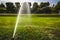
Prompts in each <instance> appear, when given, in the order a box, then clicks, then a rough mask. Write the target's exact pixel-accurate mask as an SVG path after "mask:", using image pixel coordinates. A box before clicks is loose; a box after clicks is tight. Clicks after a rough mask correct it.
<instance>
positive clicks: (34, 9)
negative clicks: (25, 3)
mask: <svg viewBox="0 0 60 40" xmlns="http://www.w3.org/2000/svg"><path fill="white" fill-rule="evenodd" d="M37 10H38V3H37V2H34V3H33V6H32V13H37Z"/></svg>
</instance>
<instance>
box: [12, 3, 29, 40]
mask: <svg viewBox="0 0 60 40" xmlns="http://www.w3.org/2000/svg"><path fill="white" fill-rule="evenodd" d="M25 3H26V4H25ZM25 3H23V4H25V6H26V11H27V14H28V15H27V16H28V17H29V20H28V21H29V23H30V7H29V4H28V2H25ZM23 4H22V5H21V8H20V10H19V13H18V15H17V19H16V24H15V28H14V32H13V37H12V40H14V37H15V34H16V30H17V27H18V23H19V20H20V18H21V16H20V15H21V14H22V13H23V9H24V8H25V7H24V5H23Z"/></svg>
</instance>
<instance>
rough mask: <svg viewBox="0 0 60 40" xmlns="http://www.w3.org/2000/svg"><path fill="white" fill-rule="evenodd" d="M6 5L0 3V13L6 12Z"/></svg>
mask: <svg viewBox="0 0 60 40" xmlns="http://www.w3.org/2000/svg"><path fill="white" fill-rule="evenodd" d="M5 10H6V9H5V5H4V4H3V3H1V4H0V13H4V12H5Z"/></svg>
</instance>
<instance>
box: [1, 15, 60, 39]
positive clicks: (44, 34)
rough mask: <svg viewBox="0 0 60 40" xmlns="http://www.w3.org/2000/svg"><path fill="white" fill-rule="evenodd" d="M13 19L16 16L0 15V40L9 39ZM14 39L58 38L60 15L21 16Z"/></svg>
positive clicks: (13, 23) (12, 29) (14, 19)
mask: <svg viewBox="0 0 60 40" xmlns="http://www.w3.org/2000/svg"><path fill="white" fill-rule="evenodd" d="M15 21H16V16H12V17H10V16H6V17H5V16H0V40H11V38H12V35H13V31H14V26H15ZM15 40H60V17H39V16H33V15H32V17H30V18H28V17H27V16H26V17H25V16H24V17H23V16H22V17H21V18H20V20H19V24H18V28H17V32H16V35H15Z"/></svg>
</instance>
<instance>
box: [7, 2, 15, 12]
mask: <svg viewBox="0 0 60 40" xmlns="http://www.w3.org/2000/svg"><path fill="white" fill-rule="evenodd" d="M6 9H7V12H9V13H15V6H14V5H13V3H12V2H7V3H6Z"/></svg>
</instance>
